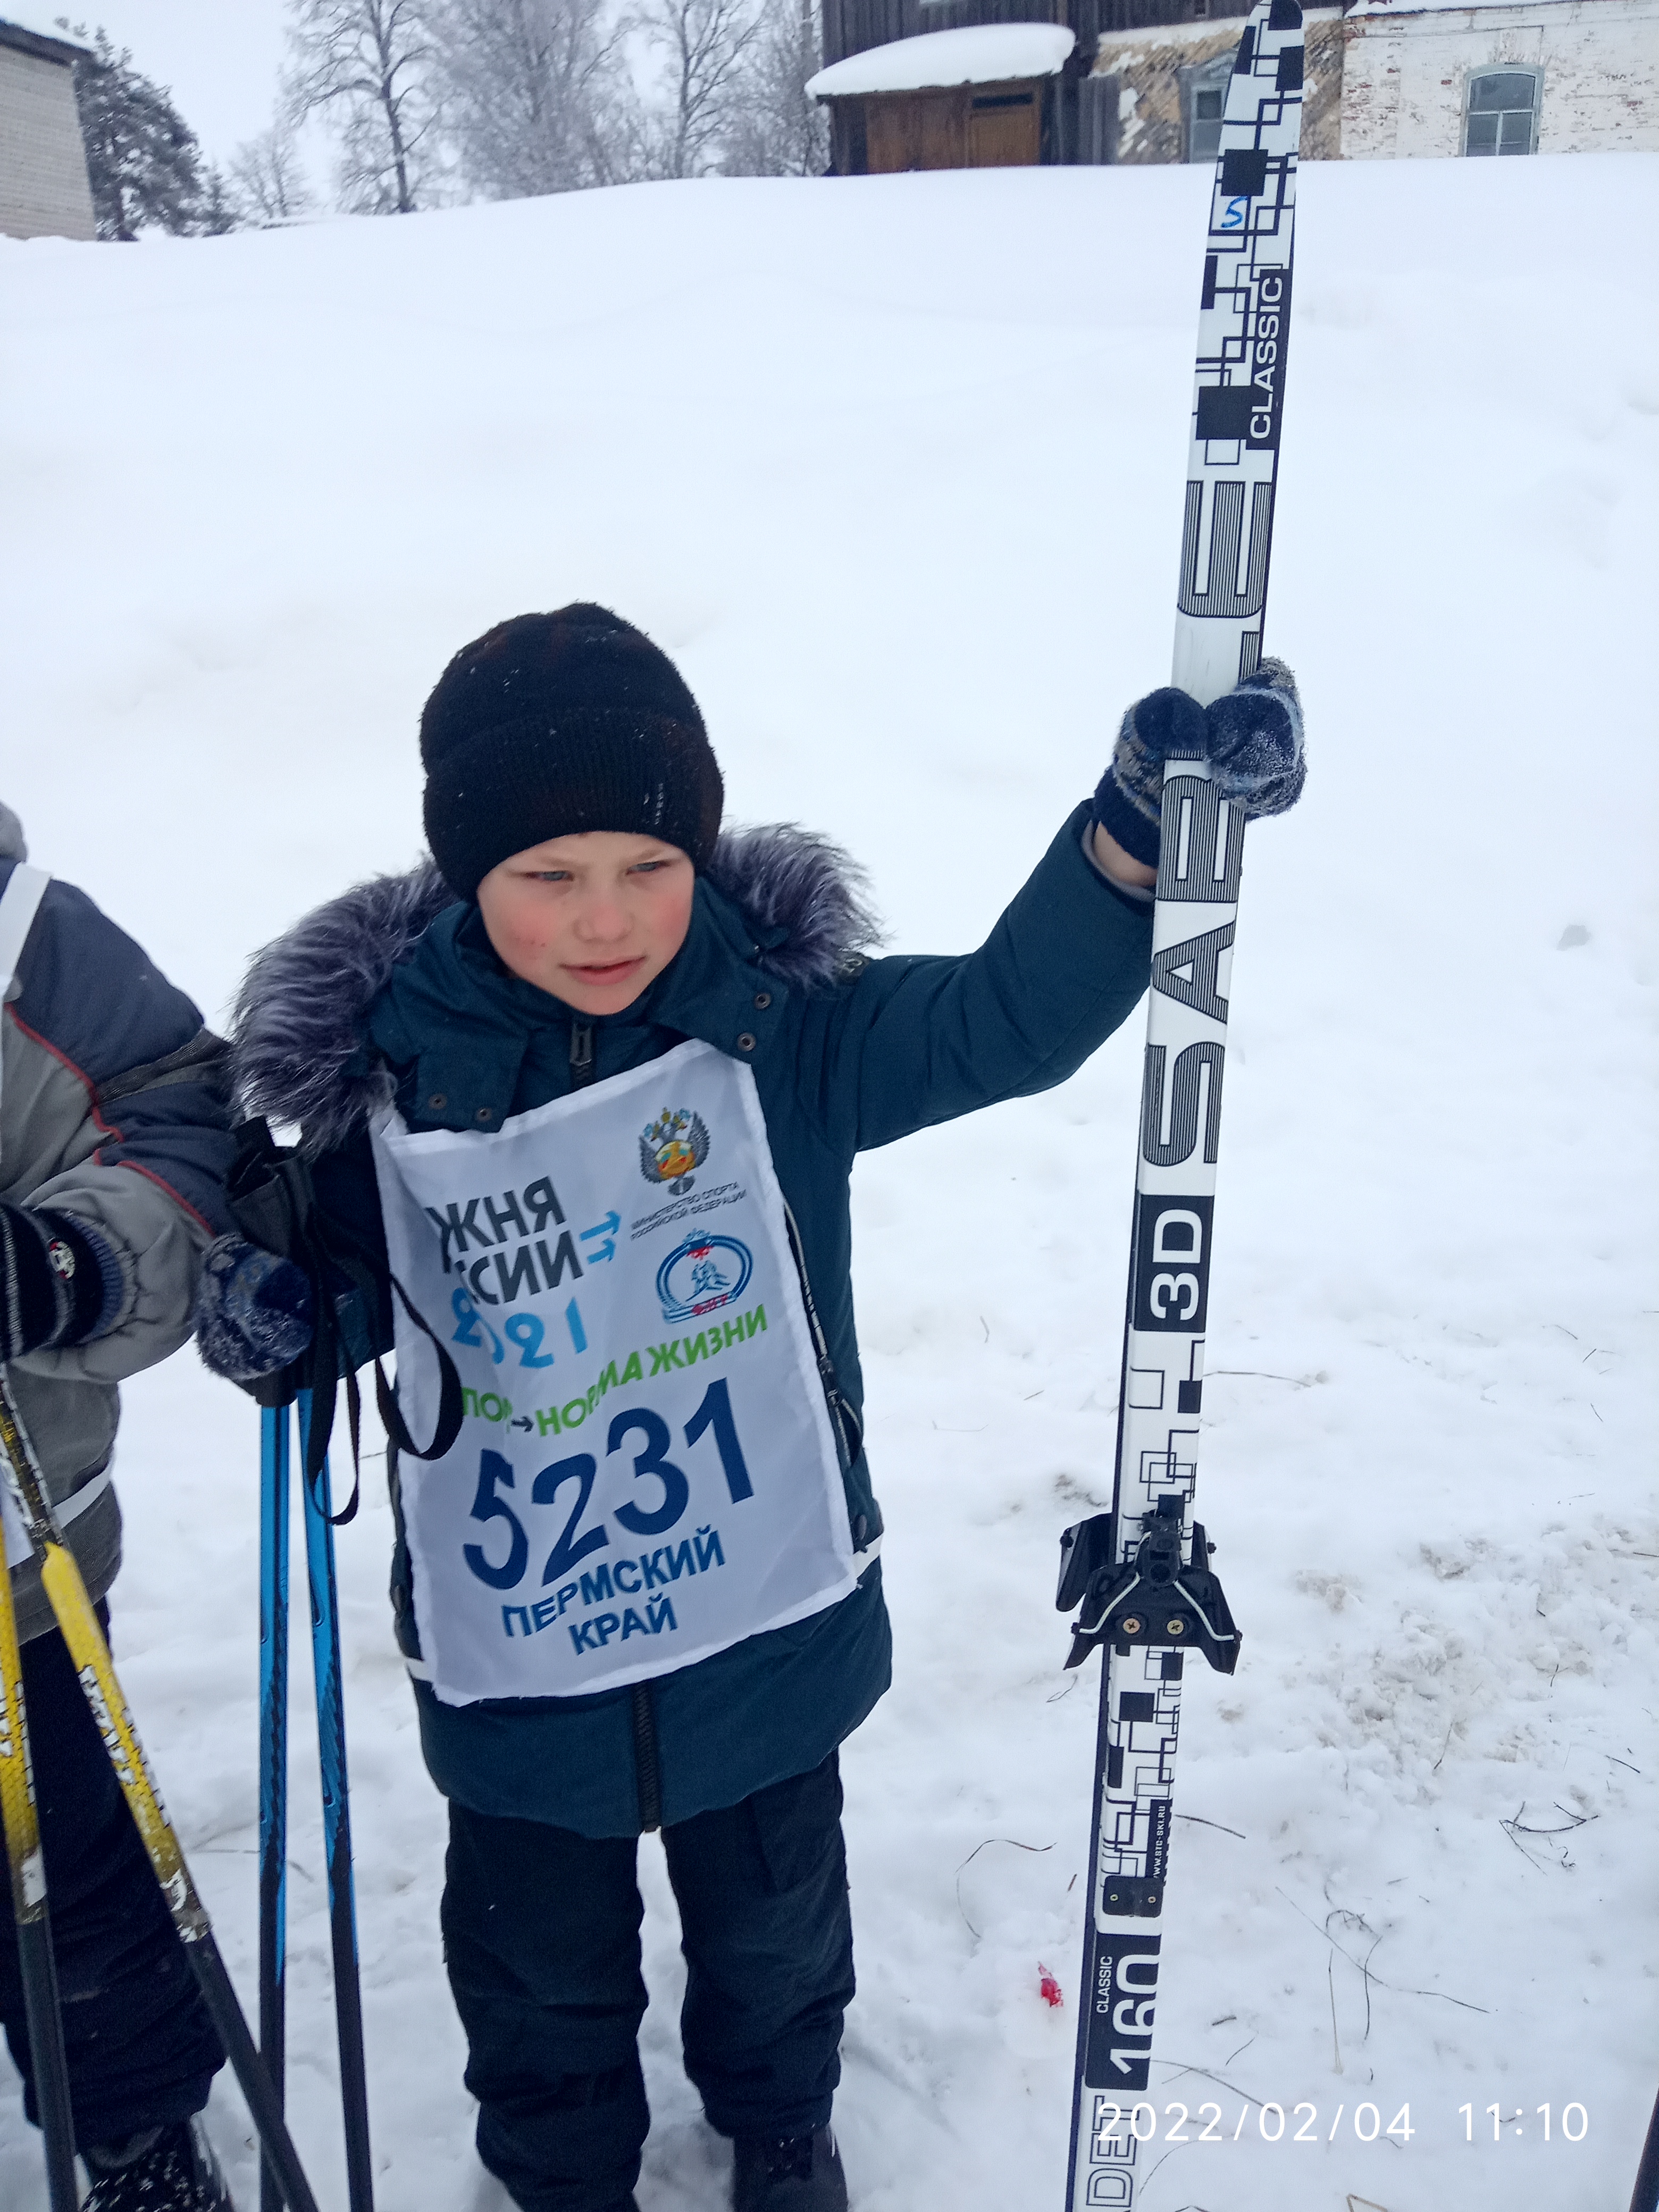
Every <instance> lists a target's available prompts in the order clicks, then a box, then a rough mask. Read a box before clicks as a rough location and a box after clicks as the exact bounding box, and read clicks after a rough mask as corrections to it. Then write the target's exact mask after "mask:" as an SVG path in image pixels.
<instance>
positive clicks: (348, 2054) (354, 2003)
mask: <svg viewBox="0 0 1659 2212" xmlns="http://www.w3.org/2000/svg"><path fill="white" fill-rule="evenodd" d="M310 1432H311V1393H310V1391H309V1390H301V1393H300V1443H301V1464H302V1465H303V1461H304V1452H305V1447H306V1443H307V1439H308V1437H309V1436H310ZM301 1489H302V1490H303V1492H304V1493H305V1522H306V1565H307V1571H308V1572H309V1576H310V1582H311V1656H312V1672H313V1677H314V1679H315V1681H316V1686H317V1742H318V1749H319V1753H320V1755H321V1759H322V1778H323V1844H324V1850H325V1856H326V1857H327V1861H328V1921H329V1934H330V1937H331V1942H332V1946H333V1954H334V2014H335V2020H336V2022H337V2027H338V2030H339V2041H340V2095H341V2101H342V2104H343V2110H344V2118H345V2147H346V2186H347V2191H348V2194H349V2199H350V2204H351V2212H374V2172H373V2167H372V2166H371V2163H370V2160H369V2145H368V2079H367V2075H366V2072H365V2069H364V2063H363V2008H362V1989H361V1986H360V1984H359V1982H358V1977H357V1907H356V1896H355V1893H354V1890H353V1885H352V1875H351V1808H350V1798H349V1790H348V1784H347V1780H346V1740H345V1704H344V1698H343V1690H342V1686H341V1680H340V1624H339V1613H338V1607H337V1603H336V1597H335V1582H334V1528H333V1523H332V1521H331V1518H330V1513H331V1500H330V1496H329V1474H328V1461H327V1459H326V1458H325V1459H324V1461H323V1464H322V1467H321V1468H320V1470H319V1473H318V1475H317V1479H316V1480H315V1482H314V1483H313V1482H310V1481H306V1480H302V1482H301Z"/></svg>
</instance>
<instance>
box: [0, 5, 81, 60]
mask: <svg viewBox="0 0 1659 2212" xmlns="http://www.w3.org/2000/svg"><path fill="white" fill-rule="evenodd" d="M61 12H62V10H61V9H58V10H57V11H52V12H49V11H48V10H47V9H44V8H25V9H21V10H20V9H16V8H5V7H0V31H27V33H28V34H29V36H30V37H31V38H35V39H46V40H50V41H51V43H52V45H53V46H62V47H63V48H64V58H66V59H67V58H68V55H69V53H70V52H71V51H72V52H76V53H85V52H88V51H89V49H88V46H87V42H86V40H84V39H71V38H67V37H65V35H64V33H63V32H62V31H60V30H59V29H58V24H57V21H56V20H55V17H56V14H58V13H61Z"/></svg>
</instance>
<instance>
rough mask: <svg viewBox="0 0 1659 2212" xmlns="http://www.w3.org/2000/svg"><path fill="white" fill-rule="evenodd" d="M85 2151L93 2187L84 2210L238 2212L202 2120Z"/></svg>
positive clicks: (178, 2123)
mask: <svg viewBox="0 0 1659 2212" xmlns="http://www.w3.org/2000/svg"><path fill="white" fill-rule="evenodd" d="M82 2157H83V2158H84V2159H85V2160H86V2166H87V2172H88V2175H89V2176H90V2177H91V2180H92V2187H91V2188H90V2189H89V2190H88V2192H87V2194H86V2197H84V2199H83V2200H82V2206H81V2212H236V2208H235V2206H234V2203H232V2202H231V2196H230V2191H229V2190H228V2189H227V2188H226V2186H225V2177H224V2175H223V2174H222V2173H221V2172H220V2171H219V2161H218V2160H217V2159H216V2157H215V2156H214V2154H213V2148H212V2145H211V2144H210V2142H208V2139H207V2136H206V2134H205V2132H204V2130H203V2127H202V2124H201V2122H200V2120H199V2119H189V2120H175V2121H174V2122H173V2124H172V2125H171V2126H169V2127H165V2128H146V2129H145V2130H144V2131H143V2134H142V2135H136V2136H128V2137H127V2139H126V2141H125V2142H113V2143H94V2145H93V2146H92V2148H90V2149H89V2150H87V2151H83V2152H82Z"/></svg>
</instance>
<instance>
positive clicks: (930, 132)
mask: <svg viewBox="0 0 1659 2212" xmlns="http://www.w3.org/2000/svg"><path fill="white" fill-rule="evenodd" d="M1076 44H1077V37H1076V33H1074V32H1073V31H1071V30H1069V29H1067V28H1066V27H1065V26H1063V25H1061V24H1056V23H983V24H976V25H973V26H970V27H963V28H959V29H956V30H949V31H926V32H923V33H921V34H920V35H918V36H917V37H915V38H911V39H896V40H892V41H891V42H890V44H888V45H886V46H872V47H870V48H868V49H866V51H865V52H862V53H857V54H853V55H849V56H848V58H847V59H846V60H844V61H839V62H834V63H832V64H830V66H829V68H828V69H823V70H819V71H818V73H817V76H815V77H813V78H812V79H811V81H810V82H809V83H808V85H807V88H806V89H807V90H808V92H809V93H811V94H812V96H813V98H814V99H815V100H821V101H822V102H823V104H824V105H825V106H827V107H828V108H829V115H830V134H831V135H830V149H831V150H830V167H831V168H832V170H833V171H834V173H835V174H836V175H837V176H841V177H859V176H884V175H890V174H891V173H893V172H894V171H896V170H901V169H1008V168H1026V167H1035V166H1036V164H1037V163H1039V162H1042V161H1057V160H1060V159H1061V158H1062V156H1061V155H1060V152H1059V150H1058V147H1057V143H1056V142H1057V137H1058V132H1057V111H1056V102H1055V96H1054V95H1055V88H1056V85H1057V83H1058V81H1059V79H1060V72H1061V71H1062V70H1064V68H1065V66H1066V62H1067V61H1068V60H1069V59H1070V58H1071V54H1072V51H1073V47H1074V46H1076Z"/></svg>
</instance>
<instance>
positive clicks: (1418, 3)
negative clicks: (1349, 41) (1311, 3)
mask: <svg viewBox="0 0 1659 2212" xmlns="http://www.w3.org/2000/svg"><path fill="white" fill-rule="evenodd" d="M1521 4H1522V0H1355V4H1354V5H1353V6H1352V8H1350V9H1348V14H1349V15H1474V14H1475V13H1477V12H1484V11H1485V10H1486V9H1490V8H1509V7H1516V6H1518V5H1521ZM1524 4H1525V5H1527V6H1528V7H1536V6H1540V5H1542V6H1556V7H1565V6H1566V5H1567V4H1568V0H1524ZM1501 66H1502V64H1500V63H1498V62H1494V63H1493V64H1492V67H1493V68H1494V69H1498V68H1500V67H1501ZM1525 66H1527V64H1522V63H1517V64H1516V67H1517V68H1522V67H1525Z"/></svg>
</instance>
